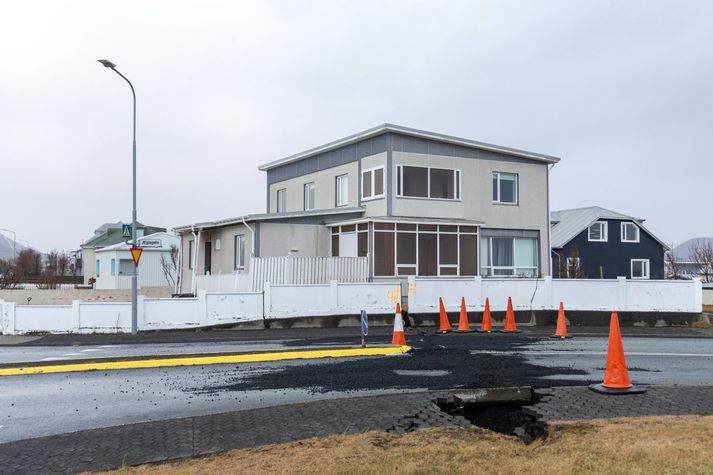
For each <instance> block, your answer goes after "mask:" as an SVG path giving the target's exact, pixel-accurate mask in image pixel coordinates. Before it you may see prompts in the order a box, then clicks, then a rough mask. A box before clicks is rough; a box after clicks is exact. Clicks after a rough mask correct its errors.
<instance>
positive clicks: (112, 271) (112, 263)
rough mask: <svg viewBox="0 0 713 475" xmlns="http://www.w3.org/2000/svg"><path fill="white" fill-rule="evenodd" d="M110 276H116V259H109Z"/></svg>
mask: <svg viewBox="0 0 713 475" xmlns="http://www.w3.org/2000/svg"><path fill="white" fill-rule="evenodd" d="M111 275H112V277H113V276H115V275H116V258H113V257H112V258H111Z"/></svg>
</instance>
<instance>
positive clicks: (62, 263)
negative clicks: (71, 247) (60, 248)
mask: <svg viewBox="0 0 713 475" xmlns="http://www.w3.org/2000/svg"><path fill="white" fill-rule="evenodd" d="M68 271H69V256H68V255H67V253H66V252H60V253H59V256H57V275H60V276H64V275H67V272H68Z"/></svg>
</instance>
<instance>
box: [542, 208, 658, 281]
mask: <svg viewBox="0 0 713 475" xmlns="http://www.w3.org/2000/svg"><path fill="white" fill-rule="evenodd" d="M666 250H668V247H667V246H666V244H664V243H663V241H661V240H660V239H659V238H657V237H656V236H655V235H654V234H653V233H651V231H649V230H648V229H646V228H645V227H644V220H643V219H641V218H635V217H633V216H628V215H625V214H621V213H617V212H615V211H611V210H608V209H604V208H600V207H599V206H591V207H587V208H576V209H567V210H562V211H553V212H552V262H553V264H554V265H553V276H554V277H561V278H580V279H616V278H617V277H626V278H628V279H663V278H664V254H665V252H666Z"/></svg>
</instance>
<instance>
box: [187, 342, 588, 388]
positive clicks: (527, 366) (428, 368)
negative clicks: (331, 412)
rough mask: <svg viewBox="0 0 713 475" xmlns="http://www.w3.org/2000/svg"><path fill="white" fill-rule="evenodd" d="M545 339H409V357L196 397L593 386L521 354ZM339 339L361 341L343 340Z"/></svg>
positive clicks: (330, 365) (316, 369)
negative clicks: (266, 392) (280, 392)
mask: <svg viewBox="0 0 713 475" xmlns="http://www.w3.org/2000/svg"><path fill="white" fill-rule="evenodd" d="M541 339H542V338H532V337H524V336H522V335H506V334H498V335H494V334H489V335H483V334H450V335H445V336H437V335H433V334H431V335H429V334H420V335H408V336H407V343H408V344H409V345H410V346H412V347H413V348H414V350H413V351H412V352H411V353H410V354H408V355H406V356H401V357H398V358H394V357H381V358H371V359H361V358H354V359H350V360H330V361H328V362H321V361H319V362H311V363H310V364H303V365H290V366H285V367H281V368H277V369H275V370H273V371H268V372H256V373H249V374H248V375H246V374H245V373H244V372H242V373H241V374H240V375H236V377H234V378H230V377H227V378H225V379H224V380H223V381H220V382H216V383H215V384H206V385H201V386H197V387H194V388H193V389H192V390H193V391H194V392H195V393H196V394H215V393H222V392H231V391H236V392H237V391H260V390H278V389H279V390H284V389H303V390H304V389H306V390H309V391H311V392H314V393H327V392H354V391H371V390H416V389H428V390H440V389H453V388H482V387H494V386H504V385H505V386H507V385H519V384H528V385H532V386H533V387H550V386H564V385H571V384H573V383H574V384H588V383H589V382H590V381H589V380H588V379H586V377H587V375H588V373H587V372H585V371H581V370H576V369H572V368H570V367H566V366H562V367H552V366H548V367H545V366H540V365H537V364H533V363H531V362H528V361H527V359H526V358H525V357H522V356H518V355H517V354H516V353H517V350H518V349H519V348H521V347H523V346H525V345H528V344H531V343H533V342H537V341H539V340H541ZM339 341H340V343H345V344H349V343H351V344H353V343H355V341H351V340H348V339H343V338H340V340H339ZM330 342H334V340H331V341H330ZM312 343H315V342H314V341H313V342H312ZM565 344H566V343H565ZM478 349H482V350H486V349H487V350H496V351H497V352H498V354H488V353H479V352H477V351H476V352H475V354H473V352H472V350H478ZM567 376H572V378H571V379H569V378H567ZM583 378H585V379H583ZM591 382H592V383H595V382H599V381H593V380H592V381H591Z"/></svg>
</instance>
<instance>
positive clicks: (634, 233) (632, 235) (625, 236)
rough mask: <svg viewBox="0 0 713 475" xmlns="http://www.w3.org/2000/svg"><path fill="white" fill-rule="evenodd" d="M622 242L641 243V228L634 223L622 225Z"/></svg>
mask: <svg viewBox="0 0 713 475" xmlns="http://www.w3.org/2000/svg"><path fill="white" fill-rule="evenodd" d="M621 242H639V227H638V226H637V225H635V224H634V223H621Z"/></svg>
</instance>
